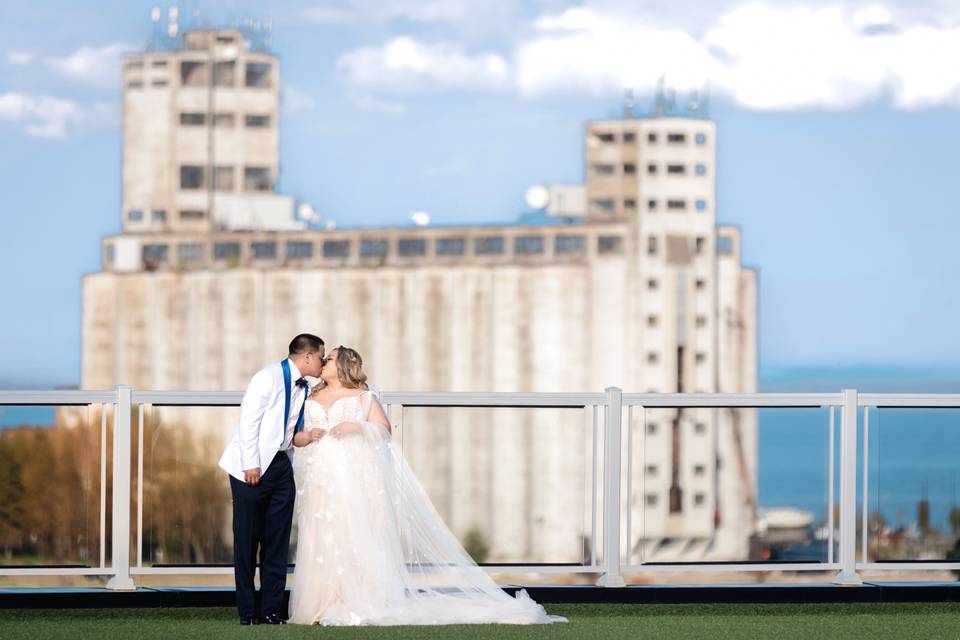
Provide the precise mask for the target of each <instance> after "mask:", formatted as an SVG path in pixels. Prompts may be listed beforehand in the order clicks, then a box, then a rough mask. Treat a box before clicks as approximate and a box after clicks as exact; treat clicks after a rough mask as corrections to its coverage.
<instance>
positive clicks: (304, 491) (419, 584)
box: [290, 393, 565, 625]
mask: <svg viewBox="0 0 960 640" xmlns="http://www.w3.org/2000/svg"><path fill="white" fill-rule="evenodd" d="M370 402H371V400H370V394H369V393H364V394H362V395H361V396H348V397H345V398H340V399H339V400H337V401H336V402H334V404H333V405H332V406H331V407H330V411H329V413H327V411H326V410H325V409H324V407H323V406H322V405H321V404H320V403H318V402H315V401H313V400H308V401H307V405H306V414H305V428H306V429H312V428H321V429H331V428H333V427H334V426H336V425H337V424H339V423H341V422H358V423H360V424H361V426H362V431H361V432H360V433H351V434H349V435H346V436H344V437H342V438H340V439H337V438H334V437H332V436H325V437H324V438H322V439H320V440H319V441H318V442H314V443H311V444H308V445H307V446H305V447H303V448H298V449H297V451H296V453H295V456H294V462H293V467H294V474H295V477H296V483H297V503H296V505H297V506H296V517H297V527H298V534H297V553H296V568H295V570H294V572H293V586H292V591H291V595H290V622H293V623H298V624H323V625H428V624H469V623H508V624H536V623H546V622H558V621H565V619H564V618H562V617H560V616H551V615H548V614H547V612H546V611H544V609H543V607H542V606H540V605H539V604H537V603H536V602H534V601H533V600H532V599H530V597H529V596H528V595H527V593H526V592H525V591H522V590H521V591H519V592H518V593H517V596H516V597H515V598H514V597H511V596H509V595H508V594H507V593H505V592H504V591H503V590H501V589H500V588H499V587H498V586H497V585H496V583H495V582H494V581H493V580H492V579H491V578H490V577H489V576H487V575H486V573H484V571H483V570H482V569H481V568H480V567H478V566H477V565H476V563H474V562H473V560H472V559H471V558H470V556H469V555H467V553H466V551H464V549H463V547H462V546H461V545H460V543H459V542H458V541H457V539H456V537H454V535H453V534H452V533H451V532H450V530H449V529H448V528H447V527H446V525H445V524H444V523H443V520H442V519H441V518H440V516H439V514H437V512H436V510H435V509H434V508H433V505H432V504H431V503H430V500H429V498H427V495H426V493H425V492H424V490H423V488H422V487H421V485H420V483H419V482H418V481H417V479H416V477H415V476H414V474H413V472H412V471H411V470H410V467H409V466H408V465H407V463H406V461H405V460H404V459H403V456H402V455H401V452H400V447H399V446H397V445H395V444H394V443H393V442H392V441H391V439H390V434H389V433H388V431H387V429H386V428H385V427H383V426H382V425H379V424H377V423H374V422H368V421H367V420H366V418H367V416H368V414H369V404H370Z"/></svg>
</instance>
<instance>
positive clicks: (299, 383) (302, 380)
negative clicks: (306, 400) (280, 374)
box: [294, 378, 310, 389]
mask: <svg viewBox="0 0 960 640" xmlns="http://www.w3.org/2000/svg"><path fill="white" fill-rule="evenodd" d="M294 384H295V385H297V386H298V387H300V388H301V389H306V388H307V387H309V386H310V384H309V383H308V382H307V379H306V378H300V379H299V380H297V381H296V382H295V383H294Z"/></svg>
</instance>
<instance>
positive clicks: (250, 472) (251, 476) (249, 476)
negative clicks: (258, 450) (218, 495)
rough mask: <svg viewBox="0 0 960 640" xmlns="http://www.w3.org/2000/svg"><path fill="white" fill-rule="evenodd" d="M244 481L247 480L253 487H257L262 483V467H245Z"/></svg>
mask: <svg viewBox="0 0 960 640" xmlns="http://www.w3.org/2000/svg"><path fill="white" fill-rule="evenodd" d="M243 481H244V482H246V483H247V484H248V485H250V486H251V487H255V486H257V485H258V484H260V467H254V468H253V469H244V470H243Z"/></svg>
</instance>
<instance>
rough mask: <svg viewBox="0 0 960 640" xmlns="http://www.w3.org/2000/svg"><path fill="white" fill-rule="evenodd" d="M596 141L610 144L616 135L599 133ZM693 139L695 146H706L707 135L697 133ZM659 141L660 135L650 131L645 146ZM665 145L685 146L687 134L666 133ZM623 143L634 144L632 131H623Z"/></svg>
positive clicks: (634, 136)
mask: <svg viewBox="0 0 960 640" xmlns="http://www.w3.org/2000/svg"><path fill="white" fill-rule="evenodd" d="M596 136H597V139H598V140H600V142H605V143H607V144H611V143H614V142H616V141H617V134H616V133H613V132H610V131H608V132H601V133H598V134H596ZM693 139H694V141H695V142H696V143H697V144H706V143H707V134H706V133H703V132H702V131H701V132H697V133H695V134H694V135H693ZM659 140H660V134H659V133H657V132H656V131H650V132H648V133H647V144H657V142H658V141H659ZM666 140H667V144H685V143H686V142H687V134H686V133H684V132H682V131H668V132H667V133H666ZM623 142H624V143H625V144H636V142H637V134H636V133H635V132H633V131H625V132H624V133H623Z"/></svg>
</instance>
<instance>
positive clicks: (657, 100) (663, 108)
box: [653, 74, 668, 116]
mask: <svg viewBox="0 0 960 640" xmlns="http://www.w3.org/2000/svg"><path fill="white" fill-rule="evenodd" d="M665 82H666V79H665V77H664V75H663V74H661V75H660V78H659V79H658V80H657V89H656V92H655V93H654V98H653V112H654V113H655V114H656V115H658V116H662V115H663V114H665V113H666V112H667V111H668V108H667V96H666V92H665V90H664V83H665Z"/></svg>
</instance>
